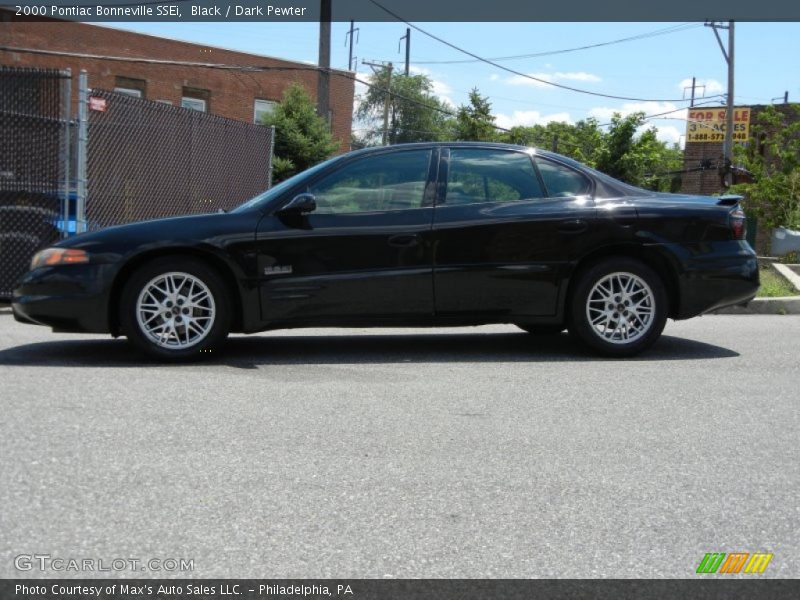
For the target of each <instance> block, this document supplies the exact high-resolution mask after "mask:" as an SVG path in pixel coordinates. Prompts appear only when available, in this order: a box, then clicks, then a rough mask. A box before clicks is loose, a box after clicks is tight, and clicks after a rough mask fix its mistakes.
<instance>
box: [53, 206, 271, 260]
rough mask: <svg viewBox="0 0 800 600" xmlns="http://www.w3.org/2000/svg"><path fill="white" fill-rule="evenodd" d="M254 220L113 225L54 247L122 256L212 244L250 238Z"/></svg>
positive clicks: (222, 216) (207, 218)
mask: <svg viewBox="0 0 800 600" xmlns="http://www.w3.org/2000/svg"><path fill="white" fill-rule="evenodd" d="M256 223H257V218H256V216H255V215H253V214H251V213H239V214H236V213H212V214H202V215H189V216H182V217H170V218H167V219H156V220H153V221H140V222H137V223H128V224H125V225H116V226H114V227H108V228H106V229H101V230H98V231H92V232H89V233H82V234H80V235H76V236H73V237H70V238H67V239H65V240H62V241H60V242H58V243H57V244H56V246H58V247H62V248H79V249H82V250H86V251H87V252H92V251H97V250H106V249H107V248H114V249H116V250H121V253H126V252H127V251H129V250H133V249H136V248H139V247H141V246H149V247H157V246H161V245H163V246H173V245H181V244H187V243H189V244H196V243H199V242H205V243H212V244H213V243H214V240H216V239H218V238H220V237H225V238H227V237H229V236H230V235H231V234H238V235H245V236H248V235H250V236H252V235H254V233H255V225H256Z"/></svg>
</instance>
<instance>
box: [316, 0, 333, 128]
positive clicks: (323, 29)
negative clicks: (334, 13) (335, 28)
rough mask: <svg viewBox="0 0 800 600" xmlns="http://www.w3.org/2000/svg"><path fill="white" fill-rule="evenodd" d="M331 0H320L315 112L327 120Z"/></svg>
mask: <svg viewBox="0 0 800 600" xmlns="http://www.w3.org/2000/svg"><path fill="white" fill-rule="evenodd" d="M330 68H331V0H320V13H319V76H318V77H317V114H318V115H319V116H320V117H322V118H323V119H325V121H326V122H327V121H328V119H329V115H330V78H331V74H330ZM328 124H329V125H330V123H328Z"/></svg>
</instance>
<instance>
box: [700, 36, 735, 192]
mask: <svg viewBox="0 0 800 600" xmlns="http://www.w3.org/2000/svg"><path fill="white" fill-rule="evenodd" d="M706 27H711V28H712V29H713V30H714V35H715V36H716V37H717V42H718V43H719V48H720V50H722V56H724V57H725V62H727V63H728V98H727V100H728V102H727V110H726V112H725V141H724V143H723V145H722V153H723V155H724V165H722V168H721V170H720V176H721V177H722V183H723V185H724V186H725V187H727V186H728V185H730V184H731V183H732V181H731V165H733V98H734V92H733V73H734V51H733V50H734V46H733V39H734V35H733V21H728V24H727V25H719V24H717V23H714V22H711V23H706ZM718 29H727V30H728V47H727V49H726V48H725V45H724V44H723V43H722V38H721V37H720V36H719V31H718Z"/></svg>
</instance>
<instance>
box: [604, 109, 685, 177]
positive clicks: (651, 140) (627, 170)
mask: <svg viewBox="0 0 800 600" xmlns="http://www.w3.org/2000/svg"><path fill="white" fill-rule="evenodd" d="M645 122H646V121H645V113H643V112H637V113H633V114H630V115H628V116H626V117H623V116H621V115H620V114H619V113H615V114H614V115H613V116H612V117H611V124H610V125H609V128H608V131H607V132H606V133H605V134H604V136H603V142H602V144H601V146H600V148H599V150H598V151H597V153H596V154H595V167H596V168H597V169H598V170H600V171H602V172H604V173H607V174H608V175H611V176H612V177H615V178H617V179H619V180H621V181H625V182H626V183H630V184H631V185H636V186H640V187H644V188H649V189H652V190H660V191H676V190H677V187H678V186H679V185H680V180H679V179H678V178H677V177H674V176H670V175H666V176H665V175H664V174H665V173H670V172H671V171H677V170H680V168H681V165H682V163H683V158H682V153H681V151H680V148H678V147H677V146H676V145H672V146H670V145H668V144H667V143H666V142H662V141H660V140H659V139H658V138H657V137H656V134H657V129H656V128H655V127H651V128H649V129H647V130H645V131H644V132H642V133H640V134H638V135H637V131H638V130H639V129H640V128H641V126H642V125H644V123H645Z"/></svg>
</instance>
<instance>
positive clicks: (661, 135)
mask: <svg viewBox="0 0 800 600" xmlns="http://www.w3.org/2000/svg"><path fill="white" fill-rule="evenodd" d="M656 129H657V130H656V137H657V138H658V139H659V140H661V141H662V142H667V143H668V144H677V143H678V142H680V141H681V135H683V134H682V133H681V131H680V130H679V129H678V128H677V127H674V126H672V125H662V126H659V127H657V128H656Z"/></svg>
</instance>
